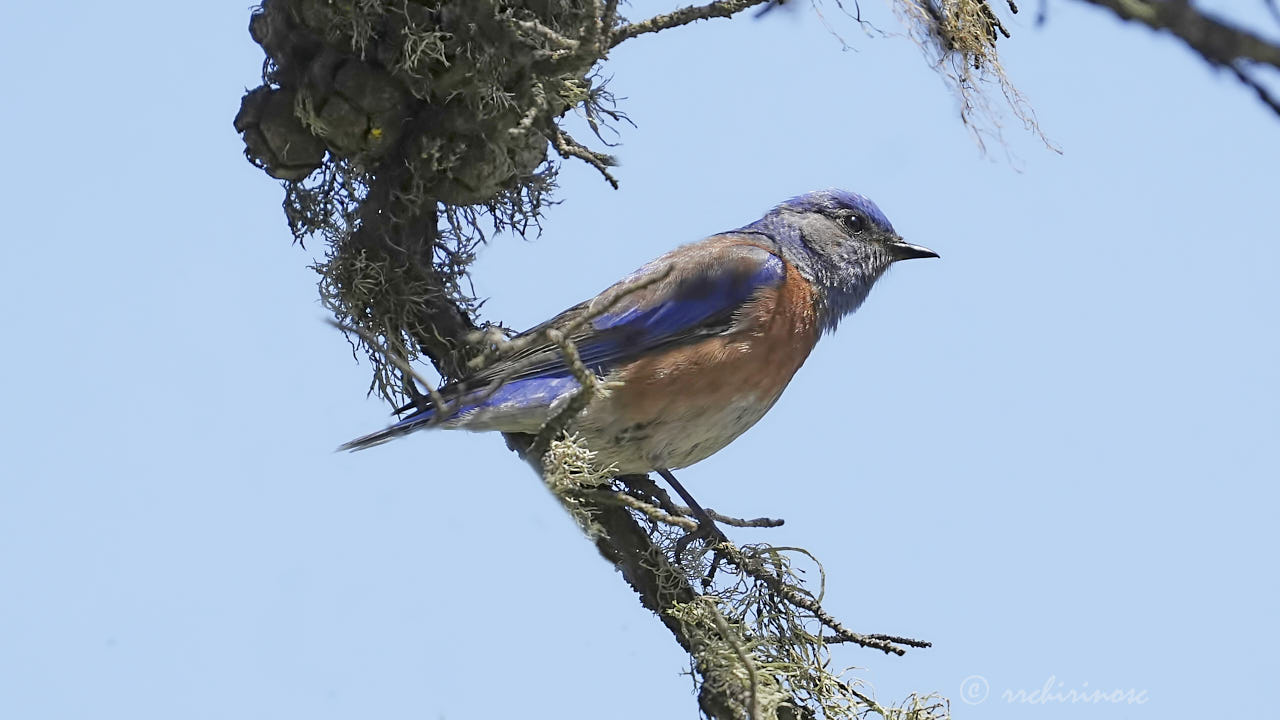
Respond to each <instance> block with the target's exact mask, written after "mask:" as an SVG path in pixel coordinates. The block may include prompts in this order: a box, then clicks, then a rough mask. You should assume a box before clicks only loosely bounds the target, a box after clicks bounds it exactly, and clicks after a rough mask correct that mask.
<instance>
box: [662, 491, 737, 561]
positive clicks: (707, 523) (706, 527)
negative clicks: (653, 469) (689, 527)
mask: <svg viewBox="0 0 1280 720" xmlns="http://www.w3.org/2000/svg"><path fill="white" fill-rule="evenodd" d="M657 473H658V474H659V475H661V476H662V479H663V480H666V481H667V484H669V485H670V486H671V487H672V488H673V489H674V490H675V491H676V493H678V494H679V495H680V498H681V499H682V500H684V501H685V502H686V503H687V504H688V505H689V509H690V510H691V511H692V512H693V519H694V520H697V521H698V529H697V530H694V531H693V532H691V533H687V534H686V535H685V536H684V537H682V538H680V539H679V540H677V541H676V547H675V551H676V556H677V557H679V556H680V555H683V554H684V551H685V548H687V547H689V543H691V542H693V541H694V540H710V541H711V542H712V544H713V545H719V544H720V543H722V542H729V538H727V537H725V535H724V533H722V532H720V528H719V527H718V526H716V521H715V520H713V519H711V514H710V513H708V512H707V511H706V510H703V509H702V506H701V505H699V504H698V501H697V500H694V499H693V496H692V495H690V494H689V491H688V490H685V489H684V486H683V485H681V484H680V481H679V480H676V476H675V475H672V474H671V471H670V470H667V469H666V468H658V469H657ZM716 557H717V558H718V557H719V553H717V554H716ZM716 564H717V563H716V561H715V560H713V561H712V563H711V572H710V573H709V574H708V577H707V579H708V580H710V579H711V576H714V575H715V572H716Z"/></svg>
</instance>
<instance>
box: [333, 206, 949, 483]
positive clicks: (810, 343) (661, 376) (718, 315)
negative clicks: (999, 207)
mask: <svg viewBox="0 0 1280 720" xmlns="http://www.w3.org/2000/svg"><path fill="white" fill-rule="evenodd" d="M929 257H937V254H936V253H934V252H933V251H932V250H929V249H927V248H923V247H920V246H917V245H911V244H909V243H907V242H905V241H903V239H902V238H901V237H900V236H899V235H898V233H897V232H895V231H894V229H893V226H892V225H890V224H889V220H888V218H886V217H885V216H884V213H882V212H880V209H879V208H878V207H876V205H875V203H873V202H871V201H870V200H869V199H867V198H865V197H863V196H861V195H858V194H856V193H851V192H847V191H844V190H835V189H833V190H823V191H819V192H812V193H809V194H807V195H801V196H799V197H796V198H792V199H791V200H788V201H786V202H784V203H782V204H781V205H778V206H777V207H775V208H774V209H773V210H771V211H769V213H768V214H767V215H765V216H764V217H763V218H761V219H759V220H757V221H755V222H753V223H751V224H750V225H747V226H745V227H742V228H739V229H737V230H731V231H729V232H724V233H720V234H718V235H712V236H711V237H709V238H706V239H704V240H702V241H700V242H696V243H692V244H689V245H684V246H682V247H679V248H677V249H675V250H672V251H671V252H669V253H667V254H666V255H663V256H662V257H660V258H658V259H657V260H654V261H653V262H651V263H649V264H647V265H645V266H644V267H642V268H640V269H639V270H637V271H636V272H634V273H632V274H631V275H630V276H628V277H627V278H624V279H623V280H621V281H620V282H618V283H617V284H615V285H614V286H613V287H611V288H609V289H608V290H605V291H604V292H603V293H601V294H600V295H598V296H596V297H595V298H593V299H591V300H589V301H587V302H584V303H581V304H579V305H576V306H574V307H572V308H569V309H568V310H566V311H564V312H562V313H560V314H559V315H557V316H556V317H554V318H552V319H551V320H548V321H547V322H545V323H543V324H542V325H539V326H537V327H535V328H532V329H531V330H528V331H526V332H524V333H522V334H521V335H518V336H516V338H514V339H513V340H512V343H513V347H515V348H517V349H515V350H514V351H513V352H511V353H509V354H508V355H507V356H505V357H502V358H500V359H498V360H497V361H495V362H494V363H492V364H490V365H489V366H488V367H485V368H484V369H482V370H480V371H479V372H477V373H475V374H474V375H473V376H471V377H467V378H465V379H463V380H461V381H458V382H455V383H452V384H450V385H446V386H444V387H442V388H440V390H439V392H438V393H437V394H436V397H437V398H439V399H441V400H443V402H444V405H445V407H444V408H438V407H434V406H433V404H432V403H431V402H430V401H420V402H416V403H413V404H411V405H409V406H406V407H405V408H402V410H403V411H409V412H410V414H408V415H407V416H406V417H405V418H404V419H402V420H400V422H398V423H396V424H394V425H392V426H391V427H388V428H386V429H384V430H379V431H378V432H375V433H372V434H370V435H366V436H364V437H361V438H357V439H355V440H352V441H351V442H349V443H347V444H345V445H343V446H342V447H341V448H340V449H343V450H362V449H364V448H367V447H370V446H373V445H377V444H380V443H383V442H386V441H388V440H391V439H392V438H396V437H399V436H401V435H405V434H408V433H410V432H413V431H415V430H419V429H423V428H427V427H441V428H464V429H467V430H494V431H500V432H508V433H537V432H538V431H539V429H540V428H542V427H543V425H544V424H545V423H547V421H548V419H549V418H551V417H552V416H553V415H554V414H555V413H556V412H557V411H558V410H560V409H561V408H563V407H564V406H565V405H566V404H567V403H568V402H569V401H570V399H571V398H572V397H573V395H574V394H575V392H576V391H577V390H578V389H579V387H580V386H579V382H578V380H577V379H576V378H575V375H574V368H573V367H572V364H571V361H570V360H569V357H568V354H567V353H566V352H565V350H564V347H563V345H564V344H563V342H561V343H557V342H555V341H554V339H553V338H555V333H552V332H549V331H553V330H554V331H559V332H560V333H562V334H563V336H564V337H567V338H568V339H569V340H571V341H572V343H573V345H574V346H575V347H576V349H577V352H578V355H579V356H580V358H581V361H582V365H585V367H586V368H589V369H590V371H591V372H592V373H594V374H596V375H598V376H599V377H601V378H603V379H604V380H605V381H606V382H607V383H608V384H609V386H610V390H609V391H608V392H606V393H603V394H600V395H597V396H596V397H594V398H592V399H591V400H590V402H589V403H587V405H586V406H585V408H584V409H583V410H582V412H581V413H580V414H578V415H577V416H576V417H575V418H573V420H572V421H571V423H570V424H569V429H570V430H572V431H574V432H576V433H577V434H578V435H579V436H580V437H581V438H582V439H583V440H584V441H585V443H586V445H587V446H588V447H589V448H591V449H592V450H593V451H595V452H596V453H597V455H596V458H597V461H598V462H599V463H600V464H601V465H602V466H608V465H609V464H613V465H615V466H616V467H617V470H618V472H619V474H623V473H647V472H650V471H658V472H659V473H660V474H662V475H663V477H665V478H667V479H668V481H673V482H674V478H673V477H672V476H671V474H670V470H671V469H672V468H682V467H686V466H688V465H692V464H693V463H696V462H698V461H699V460H702V459H704V458H706V457H708V456H710V455H711V454H713V453H715V452H716V451H718V450H720V449H721V448H723V447H724V446H726V445H728V444H729V443H730V442H732V441H733V440H734V439H735V438H737V437H738V436H739V435H741V434H742V433H743V432H745V431H746V430H747V429H748V428H750V427H751V426H752V425H754V424H755V423H756V422H757V421H758V420H760V418H761V417H763V416H764V414H765V413H766V412H768V410H769V408H771V407H773V404H774V403H775V402H776V401H777V400H778V397H779V396H780V395H781V394H782V391H783V389H784V388H786V386H787V383H789V382H790V381H791V377H792V376H793V375H794V374H795V372H796V371H797V370H799V369H800V366H801V365H802V364H803V363H804V361H805V358H807V357H808V356H809V352H810V351H811V350H813V347H814V345H815V344H816V343H817V342H818V338H819V337H820V336H822V334H823V333H826V332H830V331H832V330H834V329H835V328H836V326H837V325H838V324H839V323H840V320H841V319H842V318H844V317H845V316H846V315H849V314H850V313H852V312H853V311H854V310H856V309H857V308H858V306H859V305H861V304H862V301H863V300H865V299H866V297H867V293H869V292H870V291H871V286H872V285H874V284H875V282H876V280H877V279H878V278H879V277H880V276H881V275H882V274H884V271H885V270H887V269H888V267H889V266H890V265H891V264H893V263H894V262H897V261H899V260H908V259H911V258H929ZM676 489H677V490H678V491H680V493H681V495H685V496H686V500H687V501H689V502H690V504H691V505H692V506H694V507H696V503H694V502H692V498H689V497H687V495H686V493H685V492H684V491H683V488H680V487H678V485H677V488H676Z"/></svg>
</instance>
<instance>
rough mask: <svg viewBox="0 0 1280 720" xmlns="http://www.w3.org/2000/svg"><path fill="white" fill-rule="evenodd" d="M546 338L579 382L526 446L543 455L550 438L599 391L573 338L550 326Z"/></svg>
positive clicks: (535, 455)
mask: <svg viewBox="0 0 1280 720" xmlns="http://www.w3.org/2000/svg"><path fill="white" fill-rule="evenodd" d="M547 339H548V340H550V341H551V342H553V343H555V344H556V347H558V348H560V354H561V355H563V356H564V361H565V364H566V365H568V366H569V370H570V371H571V372H572V373H573V378H574V379H575V380H577V381H578V389H577V390H576V391H574V393H573V395H572V396H570V397H569V401H568V402H567V403H565V405H564V407H562V408H560V410H558V411H557V412H556V414H555V415H552V416H551V418H550V419H549V420H547V421H546V422H545V423H543V424H542V427H541V428H539V430H538V435H537V436H536V437H535V438H534V439H533V444H532V445H530V446H529V452H530V453H532V454H533V456H534V457H542V455H543V453H545V452H546V451H547V448H548V447H550V446H551V441H552V440H554V439H555V438H556V436H558V435H559V434H560V433H561V432H563V431H564V429H565V427H567V426H568V425H569V423H570V422H572V421H573V419H574V418H575V417H577V416H578V413H580V412H582V411H583V410H585V409H586V407H587V405H589V404H590V403H591V401H592V400H594V399H595V398H596V396H597V395H598V394H599V393H600V390H601V387H600V379H599V378H597V377H596V374H595V373H593V372H591V368H588V367H587V366H586V365H584V364H583V363H582V356H581V355H579V354H578V346H577V345H574V344H573V340H571V339H569V337H568V336H567V335H565V334H564V333H563V332H562V331H560V330H558V329H556V328H552V329H550V330H548V331H547Z"/></svg>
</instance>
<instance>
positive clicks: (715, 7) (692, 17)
mask: <svg viewBox="0 0 1280 720" xmlns="http://www.w3.org/2000/svg"><path fill="white" fill-rule="evenodd" d="M767 2H772V0H716V2H712V3H707V4H706V5H690V6H689V7H686V8H680V9H679V10H674V11H672V12H669V13H665V14H662V15H655V16H653V17H651V18H649V19H648V20H641V21H640V22H633V23H630V24H627V25H623V26H622V27H620V28H618V29H617V30H615V31H614V33H613V39H612V41H611V42H610V44H609V47H611V48H614V47H617V46H618V44H619V43H622V42H624V41H626V40H630V39H631V38H633V37H636V36H637V35H644V34H645V33H653V32H660V31H662V30H669V29H671V28H673V27H680V26H681V25H688V24H690V23H693V22H696V21H698V20H710V19H711V18H725V17H730V16H733V15H736V14H738V13H740V12H742V11H743V10H746V9H747V8H751V7H755V6H756V5H763V4H765V3H767Z"/></svg>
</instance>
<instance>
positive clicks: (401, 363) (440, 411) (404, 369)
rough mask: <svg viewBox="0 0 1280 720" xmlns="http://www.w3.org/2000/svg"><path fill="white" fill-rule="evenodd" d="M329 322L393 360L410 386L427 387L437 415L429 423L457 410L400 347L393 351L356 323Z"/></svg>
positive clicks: (433, 422) (393, 363)
mask: <svg viewBox="0 0 1280 720" xmlns="http://www.w3.org/2000/svg"><path fill="white" fill-rule="evenodd" d="M328 322H329V324H330V325H332V326H334V327H335V328H337V329H339V330H341V331H343V332H353V333H355V334H356V335H359V336H360V339H361V340H363V341H364V343H365V345H367V346H369V348H371V349H373V350H375V351H377V352H378V354H380V355H382V357H384V358H386V359H387V360H389V361H391V364H392V365H395V366H396V369H397V370H399V371H400V372H401V373H403V374H404V376H405V379H406V380H407V381H408V386H409V388H413V389H415V390H416V385H421V386H422V387H424V388H426V389H427V395H428V396H429V397H430V398H431V404H432V405H433V406H434V407H435V409H436V413H435V415H432V416H431V419H430V420H428V421H427V424H428V425H436V424H439V423H441V422H444V420H445V419H447V418H448V417H449V416H450V415H452V414H453V413H454V412H456V411H457V408H456V407H455V408H450V407H449V406H448V404H447V403H445V400H444V396H443V395H441V394H440V391H439V390H437V389H436V387H435V385H432V384H431V383H429V382H427V381H426V380H425V379H424V378H423V377H422V376H421V375H419V374H418V372H417V371H416V370H414V369H413V366H412V365H410V364H409V359H408V358H407V357H405V356H404V355H403V354H402V351H401V350H400V349H397V351H396V352H393V351H392V350H391V348H389V347H387V346H385V345H383V344H382V343H381V342H380V341H379V340H378V338H377V337H376V336H375V335H374V334H373V333H371V332H369V331H368V330H366V329H365V328H362V327H357V326H355V325H344V324H343V323H340V322H338V321H337V320H329V321H328ZM397 344H399V343H397ZM412 395H413V392H412V390H411V391H410V396H412ZM414 401H415V403H414V404H415V405H416V404H417V398H416V397H415V398H414ZM418 409H419V410H423V409H425V408H421V407H420V408H418Z"/></svg>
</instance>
